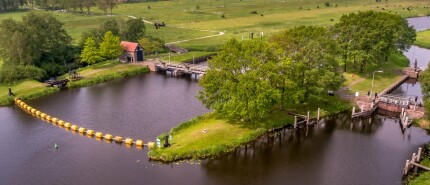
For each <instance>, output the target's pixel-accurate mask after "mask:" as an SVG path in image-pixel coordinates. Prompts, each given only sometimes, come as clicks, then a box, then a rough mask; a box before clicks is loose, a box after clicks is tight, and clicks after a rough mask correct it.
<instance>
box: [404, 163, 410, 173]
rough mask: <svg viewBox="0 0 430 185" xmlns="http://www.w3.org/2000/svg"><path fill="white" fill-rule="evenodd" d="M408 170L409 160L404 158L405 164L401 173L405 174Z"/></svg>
mask: <svg viewBox="0 0 430 185" xmlns="http://www.w3.org/2000/svg"><path fill="white" fill-rule="evenodd" d="M408 171H409V160H406V164H405V168H404V171H403V174H404V175H407V174H408Z"/></svg>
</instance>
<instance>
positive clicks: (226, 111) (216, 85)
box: [198, 39, 279, 121]
mask: <svg viewBox="0 0 430 185" xmlns="http://www.w3.org/2000/svg"><path fill="white" fill-rule="evenodd" d="M275 60H276V55H275V54H274V51H273V50H272V49H271V48H270V47H269V45H267V44H266V43H263V42H258V41H246V42H242V43H239V42H238V41H237V40H235V39H233V40H230V41H229V42H227V43H226V44H225V45H224V47H223V48H222V49H221V51H220V52H219V53H218V55H217V56H216V57H214V58H213V59H212V60H210V61H209V63H208V65H209V68H210V70H209V71H208V72H207V74H206V75H205V76H204V77H203V79H202V80H200V81H199V83H200V85H201V86H202V87H203V90H202V91H200V92H199V96H198V98H199V99H200V101H202V102H203V104H205V105H206V106H207V107H208V108H211V109H214V110H215V111H216V112H217V113H221V114H222V115H224V116H225V117H227V118H231V119H244V120H246V121H252V120H258V119H260V118H264V117H266V116H267V115H269V113H270V112H271V109H272V107H273V106H274V105H276V103H277V100H278V99H277V97H279V96H278V95H279V94H278V91H277V90H276V89H274V88H273V87H272V86H271V85H272V84H271V83H270V82H271V79H270V78H271V76H270V75H269V74H270V73H267V72H266V71H265V70H262V69H265V67H264V66H265V64H268V63H271V61H275ZM275 70H276V69H275Z"/></svg>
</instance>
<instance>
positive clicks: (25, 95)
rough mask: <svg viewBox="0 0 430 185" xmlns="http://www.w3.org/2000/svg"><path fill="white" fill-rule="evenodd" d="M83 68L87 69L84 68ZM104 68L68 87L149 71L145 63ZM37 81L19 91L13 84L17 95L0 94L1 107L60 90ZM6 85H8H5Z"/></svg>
mask: <svg viewBox="0 0 430 185" xmlns="http://www.w3.org/2000/svg"><path fill="white" fill-rule="evenodd" d="M111 62H112V61H105V62H102V63H106V64H110V63H111ZM118 66H119V67H118ZM90 67H93V66H90ZM116 68H118V69H116ZM83 70H86V69H83ZM93 70H94V71H97V70H99V69H98V68H96V69H93ZM104 70H105V71H100V72H95V73H92V74H90V75H88V76H86V77H85V76H84V78H83V79H81V80H78V81H71V82H69V83H68V84H67V87H66V88H69V89H72V88H80V87H88V86H92V85H96V84H100V83H104V82H108V81H111V80H115V79H121V78H125V77H129V76H134V75H138V74H143V73H148V72H149V67H148V66H143V65H135V64H115V65H114V66H109V67H108V68H106V69H104ZM65 75H67V74H65ZM65 75H63V76H62V77H65ZM65 78H66V77H65ZM26 81H29V80H23V81H21V82H19V83H17V84H20V83H25V82H26ZM30 81H34V80H30ZM37 83H38V85H37V86H35V87H31V88H29V89H24V90H18V91H15V89H14V87H13V86H16V84H15V85H10V86H11V87H12V92H13V93H14V94H15V95H14V96H7V95H6V96H3V97H2V96H0V107H2V106H11V105H13V104H14V98H19V99H21V100H32V99H37V98H40V97H43V96H45V95H48V94H52V93H55V92H58V91H60V89H59V88H57V87H49V86H48V85H46V84H44V83H43V82H37ZM4 86H8V85H4Z"/></svg>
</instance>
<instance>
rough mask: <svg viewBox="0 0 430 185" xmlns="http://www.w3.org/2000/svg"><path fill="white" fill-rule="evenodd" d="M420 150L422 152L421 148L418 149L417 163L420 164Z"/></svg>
mask: <svg viewBox="0 0 430 185" xmlns="http://www.w3.org/2000/svg"><path fill="white" fill-rule="evenodd" d="M422 150H423V149H422V148H418V155H417V162H420V160H421V153H422Z"/></svg>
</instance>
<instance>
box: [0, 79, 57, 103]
mask: <svg viewBox="0 0 430 185" xmlns="http://www.w3.org/2000/svg"><path fill="white" fill-rule="evenodd" d="M9 87H10V88H11V89H12V92H13V93H14V95H15V97H18V98H21V99H24V100H26V99H34V98H38V97H40V96H44V95H46V94H50V93H53V92H56V91H58V88H54V87H46V85H44V84H43V83H41V82H38V81H35V80H23V81H20V82H17V83H15V84H10V85H5V84H3V85H0V106H5V105H10V104H12V103H13V98H12V97H9V96H8V88H9Z"/></svg>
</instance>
